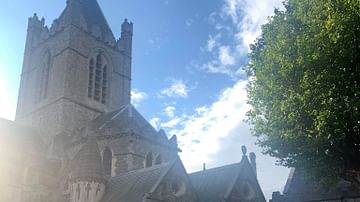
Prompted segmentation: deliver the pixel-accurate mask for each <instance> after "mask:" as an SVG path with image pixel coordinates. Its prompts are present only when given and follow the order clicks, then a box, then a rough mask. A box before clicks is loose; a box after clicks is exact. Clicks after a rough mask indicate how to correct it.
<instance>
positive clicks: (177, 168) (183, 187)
mask: <svg viewBox="0 0 360 202" xmlns="http://www.w3.org/2000/svg"><path fill="white" fill-rule="evenodd" d="M146 199H147V200H149V201H153V200H155V201H187V202H195V201H198V196H197V193H196V190H195V188H194V186H193V184H192V182H191V180H190V178H189V176H188V174H187V173H186V170H185V168H184V165H183V164H182V162H181V160H180V159H179V158H177V159H176V160H175V161H174V163H173V165H172V166H171V167H170V168H169V170H168V172H166V173H165V175H163V176H162V177H161V178H159V180H158V181H157V183H156V184H155V186H154V187H153V188H152V190H151V191H150V192H149V193H148V194H147V196H146Z"/></svg>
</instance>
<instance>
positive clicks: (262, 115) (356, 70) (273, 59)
mask: <svg viewBox="0 0 360 202" xmlns="http://www.w3.org/2000/svg"><path fill="white" fill-rule="evenodd" d="M284 6H285V10H284V11H280V10H276V9H275V15H274V16H273V17H271V18H270V19H269V22H268V23H267V24H265V25H263V27H262V35H261V36H260V37H259V38H258V39H257V40H256V42H255V44H253V45H252V46H251V53H250V63H249V65H248V67H247V73H248V75H249V77H250V80H251V81H250V82H249V85H248V96H249V104H250V105H251V106H252V109H251V110H250V111H249V112H248V122H249V123H250V124H251V125H252V129H253V130H252V132H253V134H254V135H255V136H257V138H258V144H259V145H260V146H261V147H262V148H263V151H264V153H266V154H269V155H271V156H273V157H276V158H277V159H278V160H279V163H280V164H281V165H284V166H288V167H297V168H302V169H304V170H305V171H306V173H307V174H308V177H312V178H314V179H317V180H320V182H322V183H323V184H327V185H329V184H331V182H336V181H337V180H338V179H340V178H343V179H347V180H350V181H352V182H356V183H358V184H360V183H359V179H360V178H356V177H359V171H360V113H359V110H360V85H359V83H360V0H286V1H285V2H284Z"/></svg>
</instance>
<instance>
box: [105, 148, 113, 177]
mask: <svg viewBox="0 0 360 202" xmlns="http://www.w3.org/2000/svg"><path fill="white" fill-rule="evenodd" d="M103 165H104V171H105V175H108V176H111V169H112V152H111V150H110V149H109V147H106V148H105V150H104V152H103Z"/></svg>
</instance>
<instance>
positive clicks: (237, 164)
mask: <svg viewBox="0 0 360 202" xmlns="http://www.w3.org/2000/svg"><path fill="white" fill-rule="evenodd" d="M241 164H242V161H240V162H238V163H232V164H227V165H223V166H219V167H215V168H209V169H206V170H200V171H196V172H193V173H189V175H198V174H205V173H209V172H215V171H217V170H222V169H226V168H230V167H235V166H240V165H241Z"/></svg>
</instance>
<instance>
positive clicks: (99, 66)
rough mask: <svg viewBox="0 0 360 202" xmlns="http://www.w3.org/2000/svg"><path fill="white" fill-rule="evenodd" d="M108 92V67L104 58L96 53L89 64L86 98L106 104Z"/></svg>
mask: <svg viewBox="0 0 360 202" xmlns="http://www.w3.org/2000/svg"><path fill="white" fill-rule="evenodd" d="M107 91H108V66H107V64H106V61H105V58H104V56H103V55H102V54H101V53H98V54H97V55H96V57H95V58H91V59H90V62H89V82H88V97H89V98H91V99H93V100H96V101H98V102H101V103H102V104H106V102H107Z"/></svg>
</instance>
